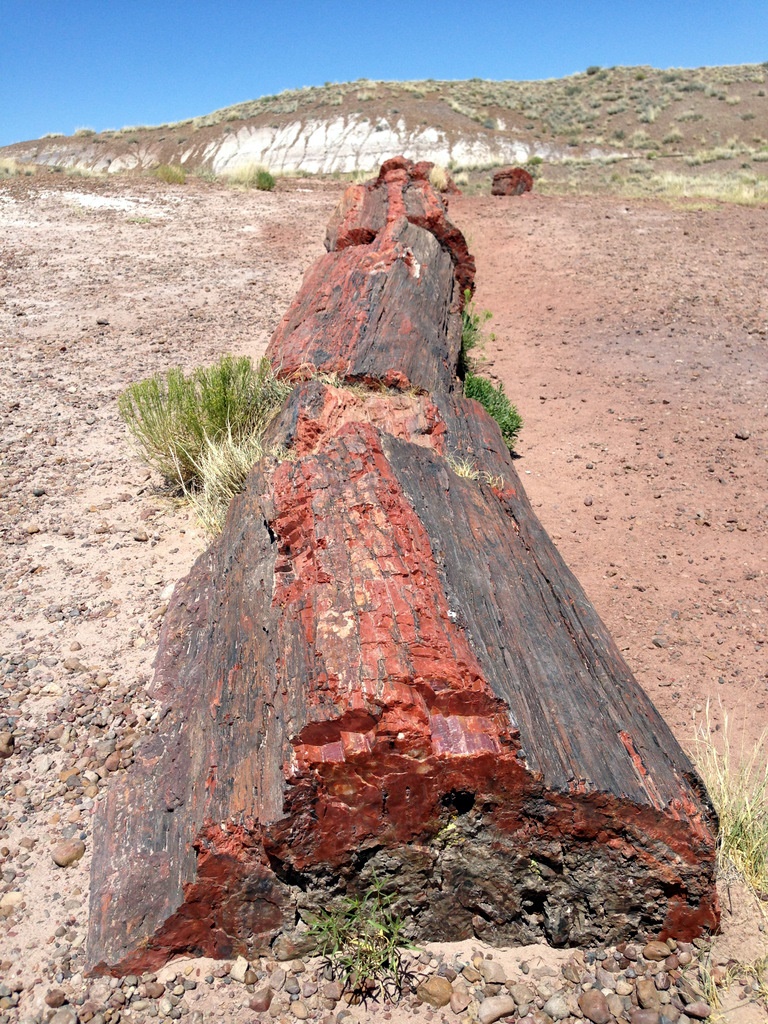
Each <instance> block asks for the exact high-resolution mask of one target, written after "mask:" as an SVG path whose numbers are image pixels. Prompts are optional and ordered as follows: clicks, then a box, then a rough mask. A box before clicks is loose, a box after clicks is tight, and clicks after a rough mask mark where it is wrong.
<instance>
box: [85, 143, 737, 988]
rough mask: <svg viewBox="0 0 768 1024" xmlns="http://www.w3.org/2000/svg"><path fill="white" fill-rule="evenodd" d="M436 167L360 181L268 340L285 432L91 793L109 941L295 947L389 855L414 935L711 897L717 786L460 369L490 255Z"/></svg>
mask: <svg viewBox="0 0 768 1024" xmlns="http://www.w3.org/2000/svg"><path fill="white" fill-rule="evenodd" d="M428 171H429V168H428V167H425V166H423V165H416V166H414V165H412V164H410V163H409V162H408V161H406V160H404V159H403V158H397V159H395V160H392V161H389V162H388V163H386V164H385V165H383V167H382V170H381V173H380V175H379V177H378V179H377V180H376V181H374V182H371V183H369V184H367V185H365V186H355V187H353V188H352V189H351V190H350V191H349V192H348V193H347V196H346V197H345V200H344V202H343V203H342V205H341V208H340V209H339V211H338V212H337V213H336V215H335V216H334V218H333V220H332V221H331V224H330V226H329V229H328V247H329V249H330V251H329V253H328V255H327V256H325V257H323V258H322V259H321V260H320V261H319V262H318V263H317V264H316V266H315V267H313V268H312V269H311V270H310V271H309V273H308V275H307V277H306V279H305V282H304V285H303V286H302V289H301V290H300V292H299V294H298V296H297V298H296V300H295V302H294V305H293V306H292V307H291V309H290V310H289V311H288V313H287V315H286V317H285V318H284V320H283V322H282V323H281V325H280V326H279V327H278V329H277V331H276V333H275V335H274V337H273V339H272V341H271V343H270V348H269V354H270V358H271V359H272V360H273V363H274V365H275V366H276V367H278V368H279V369H280V371H281V372H282V373H285V374H289V375H291V376H295V377H297V378H298V383H297V387H296V388H295V390H294V391H293V393H292V395H291V396H290V398H289V399H288V400H287V402H286V404H285V406H284V407H283V409H282V410H281V412H280V413H279V415H278V416H277V417H276V419H275V420H274V421H273V423H272V424H271V426H270V438H269V440H270V441H271V442H274V444H275V445H278V444H279V445H280V446H282V448H287V449H289V450H290V451H291V458H290V459H289V460H283V461H277V460H276V459H274V458H265V459H264V460H262V461H261V462H260V463H259V464H257V465H256V466H255V467H254V468H253V470H252V472H251V474H250V476H249V478H248V481H247V484H246V488H245V491H244V493H243V494H242V495H240V496H239V497H238V498H236V499H235V501H234V503H233V505H232V508H231V510H230V514H229V517H228V519H227V523H226V526H225V529H224V532H223V534H222V536H221V537H220V538H219V539H218V540H217V541H216V542H215V543H214V544H213V545H212V546H211V548H210V549H209V550H208V551H207V552H205V554H203V555H202V556H201V557H200V559H199V560H198V562H197V563H196V565H195V566H194V568H193V569H192V571H191V573H190V574H189V576H188V577H187V579H186V580H185V581H184V583H183V585H180V586H179V587H178V588H177V592H176V594H175V595H174V598H173V600H172V603H171V606H170V608H169V611H168V613H167V616H166V620H165V623H164V627H163V633H162V637H161V644H160V650H159V653H158V657H157V662H156V674H155V679H154V682H153V684H152V694H153V696H154V697H155V698H156V699H157V700H158V701H159V702H160V704H161V708H162V716H161V719H160V722H159V723H158V727H157V731H156V732H155V733H154V734H153V735H151V736H150V737H148V738H147V740H146V741H145V742H144V743H143V745H141V746H140V747H138V749H137V750H136V758H135V762H134V764H133V765H132V767H131V768H130V769H129V771H128V772H126V773H125V775H124V776H123V777H122V779H120V780H119V781H116V782H114V783H113V784H112V785H111V786H110V788H109V792H108V795H107V798H106V800H105V801H104V802H103V803H102V804H101V805H100V806H99V809H98V812H97V818H96V828H95V837H94V855H93V867H92V881H93V884H92V897H91V915H90V933H89V940H88V956H89V962H90V965H91V969H92V970H94V971H97V972H104V971H111V972H114V973H126V972H141V971H145V970H151V969H155V968H157V967H158V966H160V965H161V964H162V963H164V962H165V961H167V960H168V959H170V958H171V957H173V956H174V955H177V954H180V953H192V954H205V955H209V956H214V957H233V956H235V955H236V954H240V953H242V954H243V955H245V956H253V955H256V954H258V953H264V952H267V951H268V950H271V952H272V953H273V954H274V955H277V956H280V957H290V956H292V955H295V954H296V953H298V952H303V951H305V950H306V948H307V946H306V941H307V940H306V925H305V922H306V921H307V920H309V919H311V916H312V914H313V913H314V912H316V911H317V910H318V909H320V908H328V907H330V906H332V905H333V903H334V900H338V899H339V898H340V897H341V896H343V895H344V894H345V893H352V892H362V891H365V889H366V888H367V887H368V886H369V885H370V884H371V881H372V880H374V879H377V880H378V883H380V884H382V885H383V886H384V888H385V890H387V891H391V892H393V893H395V894H396V897H397V899H396V904H395V909H396V911H397V912H398V913H400V914H401V915H402V916H403V917H404V918H405V919H406V921H407V931H408V933H409V934H410V936H411V937H412V938H414V939H417V940H425V939H462V938H467V937H470V936H472V935H476V936H478V937H481V938H483V939H486V940H488V941H491V942H503V943H528V942H532V941H536V940H539V939H542V938H543V939H547V940H548V941H550V942H552V943H555V944H581V945H585V944H590V943H595V942H606V941H607V942H615V941H618V940H620V939H622V938H623V939H627V938H630V937H643V936H661V937H666V936H674V937H677V938H680V939H690V938H692V937H694V936H697V935H699V934H702V933H703V932H706V931H707V930H710V929H713V928H715V927H716V926H717V923H718V906H717V897H716V892H715V885H714V865H715V830H716V820H715V817H714V813H713V811H712V808H711V805H710V803H709V800H708V797H707V795H706V793H705V791H704V790H703V787H702V785H701V783H700V781H699V779H698V777H697V776H696V774H695V772H694V770H693V768H692V767H691V764H690V763H689V761H688V759H687V758H686V756H685V754H684V753H683V751H682V750H681V749H680V747H679V746H678V744H677V742H676V741H675V739H674V737H673V736H672V734H671V732H670V730H669V729H668V728H667V726H666V724H665V723H664V721H663V720H662V719H661V717H660V715H659V714H658V712H657V711H656V710H655V708H654V707H653V705H652V704H651V703H650V701H649V700H648V698H647V697H646V696H645V694H644V693H643V691H642V690H641V689H640V687H639V686H638V685H637V683H636V682H635V680H634V678H633V677H632V674H631V672H630V671H629V669H628V667H627V665H626V664H625V663H624V661H623V659H622V657H621V655H620V654H619V652H618V650H617V648H616V646H615V644H614V643H613V641H612V640H611V638H610V636H609V635H608V633H607V631H606V629H605V627H604V626H603V624H602V623H601V621H600V619H599V618H598V616H597V614H596V613H595V611H594V609H593V608H592V606H591V605H590V603H589V601H588V600H587V598H586V597H585V595H584V593H583V591H582V590H581V588H580V586H579V584H578V582H577V581H576V580H575V579H574V577H573V576H572V575H571V573H570V572H569V570H568V569H567V567H566V566H565V565H564V563H563V561H562V559H561V558H560V555H559V554H558V552H557V550H556V549H555V547H554V545H553V544H552V542H551V541H550V539H549V537H548V536H547V534H546V533H545V532H544V530H543V528H542V527H541V525H540V524H539V522H538V520H537V519H536V517H535V515H534V513H533V511H532V509H531V506H530V504H529V503H528V500H527V498H526V496H525V493H524V491H523V489H522V487H521V485H520V481H519V479H518V476H517V473H516V471H515V467H514V462H513V459H512V457H511V455H510V453H509V451H508V450H507V449H506V447H505V445H504V442H503V441H502V438H501V435H500V432H499V430H498V427H497V426H496V424H495V422H494V421H493V420H491V419H490V418H489V417H488V415H487V414H486V413H485V411H484V410H483V409H482V408H481V406H480V405H478V404H477V403H476V402H474V401H471V400H469V399H465V398H464V397H463V396H462V392H461V385H460V382H459V381H458V380H457V377H456V367H457V360H458V349H459V338H460V324H461V316H460V313H461V304H462V298H463V295H464V293H465V290H466V289H467V288H470V289H471V287H472V274H473V270H474V268H473V264H472V259H471V257H470V256H469V254H468V252H467V249H466V244H465V242H464V240H463V238H462V237H461V235H460V233H459V232H458V231H457V229H456V228H455V227H453V225H451V224H450V222H449V221H448V219H447V216H446V211H445V208H444V206H443V204H442V202H441V200H440V199H439V197H437V196H436V195H435V193H434V192H432V190H431V189H430V187H429V184H428ZM308 366H311V367H312V368H313V371H314V370H318V371H324V372H325V373H328V374H335V375H336V376H335V377H321V378H320V379H317V378H314V379H305V380H302V379H301V378H302V377H304V376H306V368H307V367H308ZM351 383H354V386H349V385H350V384H351ZM466 465H470V466H475V467H476V472H474V473H471V474H470V475H469V476H467V475H460V474H459V473H457V472H456V470H457V469H458V468H461V467H462V466H466Z"/></svg>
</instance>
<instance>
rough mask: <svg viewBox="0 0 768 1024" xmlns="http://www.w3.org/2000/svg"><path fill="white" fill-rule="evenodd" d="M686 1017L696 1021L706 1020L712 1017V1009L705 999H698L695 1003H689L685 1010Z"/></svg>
mask: <svg viewBox="0 0 768 1024" xmlns="http://www.w3.org/2000/svg"><path fill="white" fill-rule="evenodd" d="M685 1012H686V1015H687V1016H688V1017H693V1018H694V1020H706V1019H707V1017H709V1016H711V1015H712V1007H711V1006H710V1005H709V1003H705V1002H704V1000H703V999H697V1000H696V1002H694V1003H688V1005H687V1006H686V1008H685Z"/></svg>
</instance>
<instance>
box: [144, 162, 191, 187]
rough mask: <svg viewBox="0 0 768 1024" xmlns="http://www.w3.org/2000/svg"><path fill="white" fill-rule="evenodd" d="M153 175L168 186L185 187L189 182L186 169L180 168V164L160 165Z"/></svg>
mask: <svg viewBox="0 0 768 1024" xmlns="http://www.w3.org/2000/svg"><path fill="white" fill-rule="evenodd" d="M152 173H153V174H154V176H155V177H156V178H159V179H160V181H164V182H165V183H166V185H183V184H184V182H185V181H186V180H187V175H186V172H185V170H184V168H183V167H179V166H178V164H160V166H159V167H156V168H155V169H154V171H153V172H152Z"/></svg>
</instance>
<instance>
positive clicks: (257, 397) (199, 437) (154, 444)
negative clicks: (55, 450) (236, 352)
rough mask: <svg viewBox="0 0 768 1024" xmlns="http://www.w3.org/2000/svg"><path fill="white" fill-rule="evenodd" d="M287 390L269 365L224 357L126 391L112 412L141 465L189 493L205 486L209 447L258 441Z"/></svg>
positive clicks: (157, 376) (230, 446)
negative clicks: (133, 444) (132, 442)
mask: <svg viewBox="0 0 768 1024" xmlns="http://www.w3.org/2000/svg"><path fill="white" fill-rule="evenodd" d="M290 390H291V386H290V384H288V383H286V382H285V381H281V380H278V379H277V378H276V377H275V375H274V373H273V371H272V367H271V366H270V364H269V361H268V360H266V359H262V360H261V361H260V362H259V364H258V366H257V367H256V368H254V366H253V365H252V363H251V360H250V359H248V358H247V357H241V358H239V359H234V358H233V357H232V356H224V357H223V358H222V359H221V360H219V362H218V363H216V364H215V365H214V366H209V367H203V368H200V369H197V370H195V371H194V372H193V373H192V374H191V375H190V376H185V374H184V372H183V371H182V370H181V369H179V368H174V369H171V370H168V372H167V373H166V374H165V375H162V374H156V375H155V376H154V377H150V378H149V379H147V380H143V381H139V382H137V383H135V384H132V385H131V386H130V387H129V388H127V389H126V390H125V391H124V392H123V394H122V395H121V396H120V398H119V401H118V408H119V411H120V415H121V416H122V418H123V420H124V421H125V423H126V425H127V427H128V429H129V431H130V432H131V434H133V437H134V439H135V441H136V443H137V445H138V448H139V453H140V455H141V457H142V458H143V459H144V461H145V462H147V463H148V464H149V465H150V466H152V467H153V468H154V469H156V470H158V471H159V472H160V473H161V474H162V475H163V476H164V477H165V478H166V479H167V480H168V481H169V483H170V484H171V485H173V486H174V487H175V488H176V489H177V490H178V491H180V492H183V493H188V492H190V491H197V490H200V489H201V488H202V487H203V486H204V482H205V481H204V466H205V460H206V459H210V455H211V448H212V446H216V445H219V446H224V447H225V448H226V447H228V448H229V449H231V448H232V446H233V445H240V444H241V443H243V442H245V441H246V440H248V439H250V438H253V436H254V435H260V434H261V433H262V432H263V430H264V428H265V427H266V425H267V424H268V423H269V420H270V419H271V418H272V416H273V414H274V412H275V411H276V409H277V408H278V407H279V406H280V405H281V404H282V402H283V401H284V400H285V398H286V397H287V395H288V394H289V393H290ZM257 457H258V456H257Z"/></svg>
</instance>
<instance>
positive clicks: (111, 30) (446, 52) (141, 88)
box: [0, 0, 768, 145]
mask: <svg viewBox="0 0 768 1024" xmlns="http://www.w3.org/2000/svg"><path fill="white" fill-rule="evenodd" d="M765 60H768V0H727V2H726V3H721V4H716V3H714V0H527V2H525V3H523V2H519V0H463V2H459V0H439V2H432V0H378V2H368V0H357V2H355V3H350V2H344V0H271V2H263V0H250V2H248V0H216V2H214V0H184V2H181V0H0V83H1V84H0V145H6V144H8V143H11V142H19V141H22V140H26V139H33V138H38V137H39V136H41V135H44V134H46V133H47V132H63V133H65V134H67V135H69V134H71V133H72V132H73V131H74V130H75V129H76V128H84V127H85V128H94V129H96V130H97V131H101V130H105V129H108V128H122V127H125V126H126V125H132V124H160V123H163V122H167V121H178V120H183V119H184V118H187V117H194V116H197V115H201V114H207V113H210V112H211V111H212V110H216V109H218V108H220V107H225V106H229V105H230V104H232V103H238V102H241V101H243V100H249V99H256V98H257V97H259V96H263V95H266V94H270V93H275V92H280V91H281V90H283V89H293V88H298V87H300V86H302V85H322V84H323V83H324V82H326V81H333V82H344V81H351V80H355V79H358V78H372V79H387V80H388V79H414V78H437V79H441V78H456V79H461V78H492V79H535V78H559V77H561V76H562V75H567V74H571V73H573V72H575V71H583V70H584V69H585V68H587V67H588V66H589V65H591V64H599V65H601V66H603V67H610V66H612V65H614V64H623V65H634V64H650V65H652V66H654V67H660V68H668V67H699V66H701V65H705V64H747V63H759V62H761V61H765Z"/></svg>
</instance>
